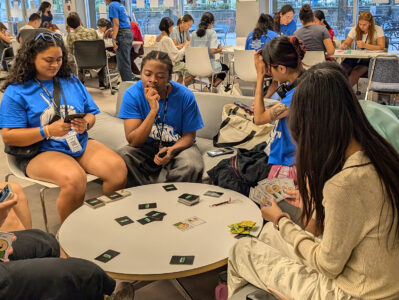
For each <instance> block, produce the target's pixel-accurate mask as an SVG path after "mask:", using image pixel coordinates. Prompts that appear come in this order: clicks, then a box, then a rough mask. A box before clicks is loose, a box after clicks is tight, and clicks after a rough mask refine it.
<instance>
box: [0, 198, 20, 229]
mask: <svg viewBox="0 0 399 300" xmlns="http://www.w3.org/2000/svg"><path fill="white" fill-rule="evenodd" d="M17 202H18V195H17V194H14V196H12V198H11V199H9V200H7V201H4V202H3V203H0V226H1V225H3V223H4V221H5V220H6V218H7V216H8V213H9V212H10V209H11V208H12V207H13V206H14V205H15V204H17Z"/></svg>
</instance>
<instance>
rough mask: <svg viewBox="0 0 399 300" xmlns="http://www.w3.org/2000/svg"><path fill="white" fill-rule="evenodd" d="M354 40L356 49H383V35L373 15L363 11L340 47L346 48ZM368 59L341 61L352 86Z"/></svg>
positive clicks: (367, 63)
mask: <svg viewBox="0 0 399 300" xmlns="http://www.w3.org/2000/svg"><path fill="white" fill-rule="evenodd" d="M353 41H356V48H357V49H361V50H363V49H365V50H384V47H385V36H384V31H383V30H382V28H381V27H380V26H378V25H376V24H375V23H374V18H373V15H372V14H371V13H370V12H368V11H364V12H362V13H361V14H360V15H359V20H358V22H357V25H356V26H355V27H353V28H352V29H351V31H349V34H348V36H347V37H346V39H345V41H344V42H342V44H341V47H340V48H341V49H347V48H349V47H350V46H351V44H352V42H353ZM369 62H370V59H358V58H347V59H345V60H344V61H343V62H342V67H343V68H344V69H345V70H346V72H347V73H348V76H349V83H350V84H351V86H354V85H355V84H356V83H357V82H358V81H359V78H360V76H362V75H363V74H365V73H366V72H367V71H368V66H369Z"/></svg>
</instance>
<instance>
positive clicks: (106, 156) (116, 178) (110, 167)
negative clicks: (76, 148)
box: [77, 140, 127, 194]
mask: <svg viewBox="0 0 399 300" xmlns="http://www.w3.org/2000/svg"><path fill="white" fill-rule="evenodd" d="M77 161H78V162H79V164H80V165H81V166H82V167H83V169H85V170H86V172H88V173H90V174H93V175H96V176H98V177H100V178H101V179H102V180H103V193H104V194H110V193H112V192H114V191H116V190H120V189H123V188H124V187H125V185H126V178H127V168H126V164H125V162H124V161H123V159H122V157H120V156H119V155H118V154H117V153H116V152H114V151H112V150H111V149H109V148H108V147H107V146H105V145H103V144H101V143H100V142H97V141H94V140H89V141H88V142H87V146H86V150H85V152H84V154H83V155H82V156H80V157H79V158H77Z"/></svg>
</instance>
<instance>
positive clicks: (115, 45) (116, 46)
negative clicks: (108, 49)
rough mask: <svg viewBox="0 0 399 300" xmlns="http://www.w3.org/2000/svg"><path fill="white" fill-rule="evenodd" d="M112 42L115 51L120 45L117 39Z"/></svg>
mask: <svg viewBox="0 0 399 300" xmlns="http://www.w3.org/2000/svg"><path fill="white" fill-rule="evenodd" d="M112 44H113V45H114V51H116V50H118V45H117V44H116V41H112Z"/></svg>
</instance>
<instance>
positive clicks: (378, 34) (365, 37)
mask: <svg viewBox="0 0 399 300" xmlns="http://www.w3.org/2000/svg"><path fill="white" fill-rule="evenodd" d="M374 28H375V31H374V37H373V41H372V43H371V44H372V45H377V39H378V38H380V37H383V36H384V31H383V30H382V28H381V27H380V26H378V25H374ZM348 37H350V38H351V39H352V40H354V41H356V26H355V27H353V28H352V29H351V31H349V34H348ZM362 41H363V42H365V43H366V44H370V41H369V40H368V33H363V35H362Z"/></svg>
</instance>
